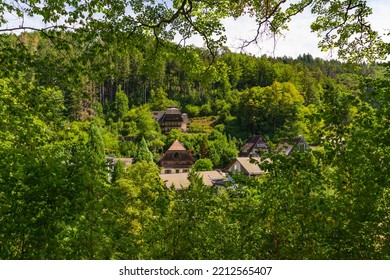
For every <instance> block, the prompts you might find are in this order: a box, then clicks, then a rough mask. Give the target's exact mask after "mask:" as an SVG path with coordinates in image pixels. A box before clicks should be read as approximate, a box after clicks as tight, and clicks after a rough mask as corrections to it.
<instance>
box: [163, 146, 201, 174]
mask: <svg viewBox="0 0 390 280" xmlns="http://www.w3.org/2000/svg"><path fill="white" fill-rule="evenodd" d="M195 161H196V159H195V158H194V156H193V155H192V154H191V152H190V151H188V150H187V149H186V148H185V147H184V145H183V144H182V143H180V141H179V140H175V142H173V144H172V145H171V146H170V147H169V149H168V150H167V151H166V152H165V153H164V154H163V155H162V157H161V159H160V160H159V162H158V165H159V166H160V168H161V174H171V173H187V172H189V171H190V169H191V167H192V165H193V164H194V162H195Z"/></svg>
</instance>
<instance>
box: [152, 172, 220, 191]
mask: <svg viewBox="0 0 390 280" xmlns="http://www.w3.org/2000/svg"><path fill="white" fill-rule="evenodd" d="M197 173H198V174H199V176H200V177H201V178H202V179H203V183H204V184H205V185H206V186H213V185H214V183H215V182H216V181H221V180H227V179H226V176H225V174H223V173H221V172H219V171H217V170H213V171H200V172H197ZM188 174H189V173H172V174H160V178H161V180H163V181H164V183H165V185H166V186H167V188H170V187H171V186H174V188H175V189H176V190H183V189H187V188H188V187H189V185H190V181H189V180H188Z"/></svg>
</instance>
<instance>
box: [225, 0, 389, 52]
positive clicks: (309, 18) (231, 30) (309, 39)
mask: <svg viewBox="0 0 390 280" xmlns="http://www.w3.org/2000/svg"><path fill="white" fill-rule="evenodd" d="M367 4H368V5H369V6H370V7H371V8H372V9H373V13H372V15H371V16H370V17H369V21H370V23H371V24H372V27H373V28H374V29H375V30H378V31H379V33H380V34H383V33H384V32H385V30H386V29H387V30H390V0H368V1H367ZM314 19H315V17H314V16H313V15H311V14H310V11H305V12H304V13H303V14H300V15H297V16H296V17H294V18H293V19H292V21H291V22H290V23H289V27H290V30H289V31H284V32H283V36H281V37H280V38H277V40H276V41H274V40H273V39H268V40H265V39H264V40H263V41H262V42H261V43H260V44H259V45H252V46H250V47H247V48H246V49H245V51H246V52H247V53H250V54H253V55H256V56H261V55H267V56H275V57H283V56H287V57H293V58H296V57H298V55H300V54H303V53H310V54H311V55H312V56H313V57H320V58H323V59H332V58H334V59H336V58H337V56H336V53H334V52H333V53H331V52H321V50H320V49H319V48H318V47H317V45H318V42H319V39H318V37H317V35H316V34H315V33H312V32H311V31H310V24H311V22H313V21H314ZM225 28H226V35H227V37H228V41H227V46H228V47H229V48H230V49H231V50H233V51H239V49H238V47H239V46H240V45H241V41H240V39H248V38H251V35H252V38H253V34H255V30H256V28H257V26H256V23H255V21H254V20H253V19H251V18H249V17H245V18H240V19H238V20H236V21H235V20H233V19H228V20H225ZM385 40H386V41H387V42H390V38H389V37H386V38H385Z"/></svg>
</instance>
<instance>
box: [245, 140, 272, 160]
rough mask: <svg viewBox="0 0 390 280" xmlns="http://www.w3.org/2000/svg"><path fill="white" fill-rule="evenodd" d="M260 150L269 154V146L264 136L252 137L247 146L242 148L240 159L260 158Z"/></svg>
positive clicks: (246, 143)
mask: <svg viewBox="0 0 390 280" xmlns="http://www.w3.org/2000/svg"><path fill="white" fill-rule="evenodd" d="M259 150H262V151H265V152H268V151H269V146H268V144H267V141H266V140H265V138H264V137H263V136H262V135H252V136H251V137H250V138H249V139H248V140H247V141H246V142H245V144H244V145H243V146H242V147H241V149H240V153H239V156H240V157H258V156H260V153H258V151H259Z"/></svg>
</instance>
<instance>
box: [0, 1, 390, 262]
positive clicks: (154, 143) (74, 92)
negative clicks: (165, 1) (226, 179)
mask: <svg viewBox="0 0 390 280" xmlns="http://www.w3.org/2000/svg"><path fill="white" fill-rule="evenodd" d="M100 2H101V1H93V2H91V3H88V5H84V4H85V3H83V2H82V1H81V2H77V3H76V2H74V1H23V3H19V1H9V2H6V3H1V4H0V24H2V25H1V29H0V32H4V31H13V30H34V28H29V27H27V26H24V25H20V26H19V27H15V28H11V27H4V25H3V24H4V23H7V19H6V15H7V13H15V14H16V15H17V16H20V17H23V15H40V16H41V17H42V18H43V21H44V22H45V23H46V24H51V23H55V24H54V25H53V26H50V27H48V28H46V29H40V30H35V31H37V32H31V33H28V32H24V33H21V34H18V35H15V34H8V33H7V34H0V53H1V57H0V60H1V68H0V158H1V161H0V258H2V259H382V258H385V259H388V258H390V242H389V240H390V236H389V233H390V216H389V215H390V208H389V205H388V201H389V199H390V197H389V196H390V190H389V188H388V186H389V183H390V178H389V172H388V170H389V163H390V158H389V155H390V150H389V147H390V145H389V144H390V143H389V141H390V140H389V139H390V135H389V134H390V130H389V128H390V123H389V120H390V115H389V108H390V99H389V96H388V95H389V92H390V74H389V73H390V70H389V69H390V68H389V65H388V64H372V65H371V64H365V63H361V64H353V63H341V62H339V61H324V60H321V59H314V58H313V57H311V56H310V55H309V54H303V55H301V56H300V57H298V59H291V58H286V57H284V58H268V57H260V58H259V57H253V56H249V55H245V54H237V53H232V52H230V51H229V50H227V49H226V48H224V47H221V45H220V44H221V43H222V42H223V37H218V38H217V37H213V35H214V34H215V33H214V32H217V34H218V32H219V31H220V30H221V29H222V25H221V24H220V22H219V19H220V18H223V17H225V16H235V17H237V16H240V15H241V13H243V12H245V11H248V10H249V11H250V13H251V14H253V15H255V16H256V17H257V20H258V23H259V28H262V27H264V25H267V24H268V27H270V28H271V29H272V31H274V32H278V30H280V29H279V28H280V27H283V26H284V25H285V23H286V22H287V21H288V20H289V18H290V17H291V16H292V15H294V14H296V13H298V12H300V11H302V10H303V9H304V8H306V7H309V6H311V8H312V10H313V11H314V12H315V13H319V14H320V15H322V16H320V17H319V18H318V19H317V21H316V22H315V24H314V25H313V28H314V29H315V30H316V31H319V32H322V31H325V32H326V31H329V33H327V34H325V36H324V40H323V41H322V46H323V47H326V46H336V47H339V48H340V54H341V55H343V54H344V55H346V52H345V50H346V49H345V48H346V47H349V51H350V52H349V54H351V56H352V57H355V58H357V57H361V56H358V55H361V54H362V53H363V54H366V55H368V57H372V55H374V56H375V55H376V56H381V55H382V54H383V52H384V53H385V54H388V53H389V52H388V51H387V53H386V50H388V49H387V45H386V44H384V43H383V42H380V40H379V39H380V38H379V37H378V36H377V34H376V33H375V32H373V31H371V30H370V29H369V26H368V25H367V23H366V22H365V16H366V15H367V14H368V13H369V12H370V9H369V8H368V7H367V5H366V3H365V1H358V0H348V1H333V2H331V3H328V4H329V5H327V4H326V3H325V2H323V1H306V0H302V1H300V2H298V3H296V4H292V5H290V6H289V7H287V8H286V9H284V10H283V9H282V8H283V5H282V2H284V1H220V2H219V5H214V4H215V3H214V2H213V1H211V2H213V3H211V2H210V1H187V0H185V1H173V2H174V3H173V5H171V6H170V5H161V4H159V2H158V1H157V2H155V1H131V5H132V6H131V8H132V9H131V11H130V10H128V8H129V7H128V6H127V5H125V3H124V1H123V2H122V1H120V0H117V1H111V2H110V4H107V3H103V4H102V3H100ZM126 3H127V2H126ZM204 11H207V13H204ZM94 13H102V14H103V15H104V16H103V17H102V18H101V17H97V16H96V15H95V14H94ZM351 13H352V16H350V15H351ZM324 16H326V17H324ZM60 18H61V20H60ZM114 18H115V20H112V19H114ZM340 19H342V21H341V23H340V22H339V21H337V20H340ZM72 24H76V26H77V27H78V28H75V29H70V28H69V26H70V25H72ZM335 27H337V28H338V30H340V31H339V33H337V35H336V37H334V36H332V34H333V31H334V30H335ZM360 27H361V28H360ZM35 29H37V28H35ZM38 31H39V32H38ZM150 31H151V32H150ZM174 32H179V33H180V34H181V35H182V36H183V37H184V38H187V37H188V36H190V35H191V34H192V33H193V32H195V33H198V34H200V35H201V36H202V37H204V39H205V42H206V48H205V49H199V48H194V47H191V46H190V47H179V46H177V45H175V44H173V43H171V42H168V41H166V40H165V39H170V38H172V36H173V35H174ZM355 32H358V33H359V32H360V33H361V35H362V36H363V37H360V38H361V41H359V42H358V41H356V40H355V41H354V40H353V38H354V37H353V38H352V42H350V41H348V40H349V39H348V38H347V37H346V35H352V34H354V33H355ZM260 33H261V29H259V34H260ZM356 38H357V37H356ZM349 43H351V44H349ZM364 46H366V47H368V49H367V48H363V47H364ZM379 46H381V48H380V51H379V49H378V47H379ZM344 47H345V48H344ZM168 105H177V106H180V107H181V109H182V111H186V112H188V114H189V116H190V117H205V118H210V119H212V120H213V127H212V128H211V129H210V130H209V131H196V129H195V126H194V127H193V130H192V131H190V133H187V134H183V133H180V132H179V131H178V130H172V131H171V132H170V134H168V135H163V134H162V133H161V131H160V128H159V126H158V123H157V122H155V121H154V120H153V118H152V114H151V111H152V110H162V109H165V108H166V106H168ZM190 128H191V126H190ZM252 133H261V134H263V135H264V136H265V137H266V138H267V139H269V140H270V143H272V141H274V140H277V138H280V137H283V138H284V137H288V136H297V135H298V134H303V135H304V136H305V138H306V140H308V141H309V142H310V143H312V144H315V145H316V146H317V147H316V148H315V149H313V150H312V151H309V152H305V153H299V152H297V153H293V154H292V155H291V156H289V157H286V156H284V155H281V154H278V153H274V152H273V149H272V145H271V150H270V152H269V153H268V154H267V155H265V156H266V157H267V158H269V159H271V160H270V161H264V162H263V163H262V164H261V167H262V168H263V169H264V170H267V174H266V175H264V176H263V177H262V178H260V179H247V178H245V177H241V176H239V175H237V176H235V177H234V182H235V183H234V184H232V185H231V186H226V187H220V188H211V187H206V186H204V185H203V182H202V180H201V179H200V178H199V177H198V176H197V174H196V172H193V173H191V174H190V188H189V189H188V190H186V191H184V192H177V191H175V190H171V189H167V188H166V187H165V185H164V183H163V182H162V181H161V180H160V177H159V176H158V175H159V169H158V167H157V165H156V162H157V160H158V159H159V156H160V155H161V154H162V153H163V151H164V150H165V149H166V148H168V147H169V145H170V144H171V143H172V142H173V141H174V140H175V139H179V140H180V141H181V142H183V143H184V144H185V145H186V147H187V148H189V149H191V151H193V154H194V155H195V156H196V157H197V158H198V161H197V162H196V163H195V165H194V170H198V171H200V170H207V169H211V168H220V167H225V166H226V164H228V163H229V161H230V160H231V159H232V158H234V157H235V156H237V154H238V148H239V147H240V145H241V144H242V143H243V141H245V139H246V137H247V136H249V135H250V134H252ZM107 155H115V156H118V157H121V156H122V157H133V158H134V164H132V165H130V166H124V165H123V164H122V163H121V161H118V163H117V164H116V165H115V166H114V167H113V168H111V166H109V165H108V163H107V160H106V156H107Z"/></svg>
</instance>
